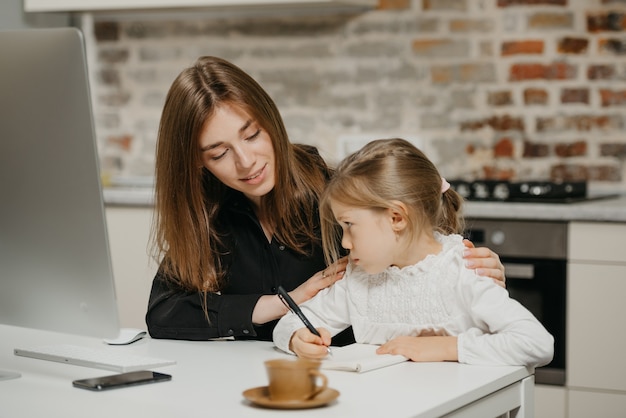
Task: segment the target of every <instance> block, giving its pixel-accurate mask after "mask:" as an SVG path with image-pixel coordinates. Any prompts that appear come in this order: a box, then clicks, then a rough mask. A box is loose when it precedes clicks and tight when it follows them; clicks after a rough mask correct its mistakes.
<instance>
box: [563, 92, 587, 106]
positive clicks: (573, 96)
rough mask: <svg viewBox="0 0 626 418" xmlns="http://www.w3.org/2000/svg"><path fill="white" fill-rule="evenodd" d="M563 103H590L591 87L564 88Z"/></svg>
mask: <svg viewBox="0 0 626 418" xmlns="http://www.w3.org/2000/svg"><path fill="white" fill-rule="evenodd" d="M561 103H585V104H589V89H586V88H580V89H562V90H561Z"/></svg>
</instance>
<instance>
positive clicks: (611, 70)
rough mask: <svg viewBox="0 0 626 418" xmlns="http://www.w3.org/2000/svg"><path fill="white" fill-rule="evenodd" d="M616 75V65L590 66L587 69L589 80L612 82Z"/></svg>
mask: <svg viewBox="0 0 626 418" xmlns="http://www.w3.org/2000/svg"><path fill="white" fill-rule="evenodd" d="M615 74H616V71H615V65H613V64H600V65H590V66H589V68H587V78H588V79H589V80H612V79H613V78H615Z"/></svg>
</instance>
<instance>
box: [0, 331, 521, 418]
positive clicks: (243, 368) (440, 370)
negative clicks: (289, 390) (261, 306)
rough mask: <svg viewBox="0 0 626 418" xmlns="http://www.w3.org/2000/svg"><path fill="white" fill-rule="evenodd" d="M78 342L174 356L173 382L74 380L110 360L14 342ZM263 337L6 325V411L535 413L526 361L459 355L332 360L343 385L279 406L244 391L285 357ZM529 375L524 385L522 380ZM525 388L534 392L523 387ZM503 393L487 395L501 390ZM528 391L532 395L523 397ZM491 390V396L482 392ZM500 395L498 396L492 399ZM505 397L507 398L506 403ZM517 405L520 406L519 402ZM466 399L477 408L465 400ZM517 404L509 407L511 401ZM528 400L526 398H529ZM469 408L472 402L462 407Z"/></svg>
mask: <svg viewBox="0 0 626 418" xmlns="http://www.w3.org/2000/svg"><path fill="white" fill-rule="evenodd" d="M49 344H78V345H82V346H87V347H95V348H105V349H107V350H110V351H118V352H128V353H132V354H135V355H141V356H149V357H159V358H165V359H172V360H176V361H177V364H176V365H174V366H166V367H160V368H157V369H156V371H160V372H163V373H168V374H171V375H172V380H171V381H170V382H164V383H156V384H152V385H144V386H136V387H129V388H124V389H116V390H111V391H106V392H102V393H97V392H90V391H86V390H83V389H77V388H74V387H72V381H73V380H75V379H83V378H90V377H97V376H105V375H110V374H114V372H108V371H105V370H98V369H92V368H87V367H80V366H73V365H69V364H61V363H55V362H50V361H44V360H35V359H31V358H25V357H18V356H15V355H13V349H14V348H16V347H18V348H25V347H26V346H37V345H49ZM285 356H287V355H286V354H284V353H282V352H278V351H276V350H275V349H274V347H273V344H272V343H269V342H261V341H204V342H202V341H195V342H194V341H170V340H153V339H151V338H149V337H148V338H145V339H143V340H140V341H138V342H136V343H134V344H131V345H128V346H106V345H105V344H103V343H102V341H101V340H97V339H93V338H89V339H87V338H84V337H77V336H67V335H63V334H56V333H47V332H42V331H35V330H29V329H25V328H14V327H7V326H2V325H0V368H2V369H5V370H13V371H17V372H20V373H21V374H22V377H20V378H19V379H14V380H6V381H0V410H1V412H0V415H2V416H7V417H9V416H10V417H14V418H19V417H36V416H47V417H64V418H71V417H84V416H88V417H90V418H97V417H103V418H105V417H106V418H110V417H115V416H120V417H131V416H137V417H143V416H146V417H151V418H156V417H164V418H165V417H168V418H169V417H275V416H278V415H280V416H299V417H303V416H307V417H350V416H359V417H386V416H390V417H409V416H411V417H423V418H434V417H440V416H442V415H446V414H449V413H452V414H453V415H454V416H472V417H477V416H479V417H483V416H495V415H499V414H501V413H502V412H501V411H498V413H494V411H495V410H494V409H489V412H485V410H484V409H482V412H480V411H477V408H478V407H481V408H494V407H496V404H498V405H497V408H498V409H500V408H504V407H506V408H505V410H507V411H508V410H510V409H513V408H516V407H517V406H519V405H520V403H519V402H520V401H521V402H527V404H522V405H524V406H525V407H530V409H529V410H527V411H526V414H528V415H525V414H523V413H522V414H521V416H532V390H533V389H532V383H533V380H532V377H530V378H527V377H528V376H529V374H528V371H527V370H526V369H525V368H524V367H514V366H491V367H489V366H470V365H465V364H459V363H455V362H442V363H413V362H405V363H402V364H398V365H394V366H389V367H385V368H382V369H379V370H374V371H371V372H367V373H354V372H344V371H333V370H325V371H324V373H325V374H326V375H327V377H328V382H329V383H328V384H329V387H331V388H333V389H335V390H337V391H339V393H340V395H339V397H338V398H337V399H336V400H335V401H332V402H331V403H330V404H329V405H326V406H323V407H321V408H316V409H307V410H297V411H296V410H292V411H288V410H285V411H278V410H273V409H264V408H259V407H256V406H253V405H251V404H250V403H248V402H247V401H246V400H245V399H244V397H243V396H242V393H243V392H244V391H245V390H247V389H250V388H254V387H260V386H264V385H266V384H267V376H266V372H265V368H264V365H263V362H264V361H265V360H267V359H271V358H278V357H285ZM522 381H523V382H524V383H523V386H520V384H522ZM521 390H530V392H525V393H521V392H520V391H521ZM498 392H500V393H501V395H502V396H499V397H498V399H499V401H498V402H497V403H495V404H494V403H493V402H491V403H490V402H489V400H490V399H493V398H494V396H498V395H497V393H498ZM524 397H530V399H524ZM483 400H485V401H486V402H483ZM494 401H495V400H494ZM502 402H504V403H505V404H504V406H502ZM516 405H517V406H516ZM466 408H470V410H467V409H466ZM509 408H510V409H509ZM527 409H528V408H527ZM462 411H465V412H462Z"/></svg>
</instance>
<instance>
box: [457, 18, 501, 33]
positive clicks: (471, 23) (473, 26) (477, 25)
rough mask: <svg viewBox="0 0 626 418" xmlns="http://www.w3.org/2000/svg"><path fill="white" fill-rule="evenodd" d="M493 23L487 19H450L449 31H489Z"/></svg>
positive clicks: (491, 29)
mask: <svg viewBox="0 0 626 418" xmlns="http://www.w3.org/2000/svg"><path fill="white" fill-rule="evenodd" d="M494 26H495V24H494V21H493V20H489V19H452V20H451V21H450V25H449V27H450V31H451V32H480V33H485V32H491V31H493V28H494Z"/></svg>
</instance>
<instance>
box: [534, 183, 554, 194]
mask: <svg viewBox="0 0 626 418" xmlns="http://www.w3.org/2000/svg"><path fill="white" fill-rule="evenodd" d="M550 190H551V187H550V185H549V184H537V185H535V186H532V187H531V188H530V194H531V195H533V196H542V195H547V194H549V193H550Z"/></svg>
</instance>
